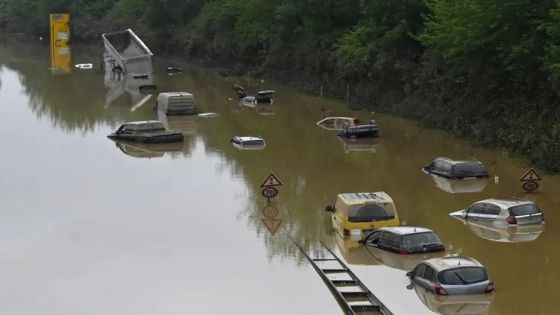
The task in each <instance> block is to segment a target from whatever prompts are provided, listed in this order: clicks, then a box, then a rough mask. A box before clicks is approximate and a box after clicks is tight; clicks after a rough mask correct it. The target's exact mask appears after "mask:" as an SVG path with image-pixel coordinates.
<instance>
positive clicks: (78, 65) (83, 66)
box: [74, 63, 93, 70]
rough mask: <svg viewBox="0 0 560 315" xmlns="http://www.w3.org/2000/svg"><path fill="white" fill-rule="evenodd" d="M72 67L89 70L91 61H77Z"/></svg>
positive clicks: (91, 66)
mask: <svg viewBox="0 0 560 315" xmlns="http://www.w3.org/2000/svg"><path fill="white" fill-rule="evenodd" d="M74 67H76V68H78V69H83V70H90V69H93V64H91V63H78V64H76V65H75V66H74Z"/></svg>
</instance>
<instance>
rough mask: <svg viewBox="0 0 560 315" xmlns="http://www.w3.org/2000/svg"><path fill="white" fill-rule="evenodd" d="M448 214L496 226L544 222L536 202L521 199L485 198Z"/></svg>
mask: <svg viewBox="0 0 560 315" xmlns="http://www.w3.org/2000/svg"><path fill="white" fill-rule="evenodd" d="M450 215H451V216H452V217H455V218H458V219H464V220H466V221H471V220H473V221H478V222H489V223H492V224H493V225H496V226H507V225H525V224H544V215H543V213H542V211H541V209H539V207H538V206H537V204H536V203H534V202H532V201H529V200H522V199H485V200H481V201H478V202H475V203H473V204H472V205H470V206H469V207H468V208H466V209H463V210H459V211H455V212H453V213H450Z"/></svg>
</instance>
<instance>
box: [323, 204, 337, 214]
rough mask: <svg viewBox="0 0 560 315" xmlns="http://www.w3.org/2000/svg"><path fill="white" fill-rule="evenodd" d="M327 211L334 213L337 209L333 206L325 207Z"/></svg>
mask: <svg viewBox="0 0 560 315" xmlns="http://www.w3.org/2000/svg"><path fill="white" fill-rule="evenodd" d="M325 211H327V212H332V213H334V212H335V211H336V209H335V208H334V207H333V206H331V205H328V206H326V207H325Z"/></svg>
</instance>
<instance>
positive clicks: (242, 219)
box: [0, 41, 560, 315]
mask: <svg viewBox="0 0 560 315" xmlns="http://www.w3.org/2000/svg"><path fill="white" fill-rule="evenodd" d="M72 53H73V63H84V62H93V63H94V65H95V66H96V67H97V65H98V61H99V56H100V55H101V50H100V49H99V48H91V47H77V46H75V47H72ZM48 54H49V49H48V47H46V46H44V45H39V44H29V43H26V44H24V43H22V42H19V43H18V42H13V41H2V42H1V43H0V117H2V123H1V124H0V134H1V135H2V139H3V140H2V146H1V147H2V154H1V157H0V279H2V281H0V313H2V314H10V315H22V314H39V313H40V314H57V315H60V314H137V315H141V314H219V313H222V314H225V313H228V314H340V313H341V310H340V308H339V307H338V304H337V303H336V302H335V300H334V299H333V297H332V296H331V294H330V293H329V291H328V289H327V288H326V287H325V285H324V284H323V283H322V282H321V280H320V278H319V277H318V276H317V274H316V273H315V272H314V271H313V269H312V268H311V267H310V266H309V264H308V263H307V262H306V261H305V259H304V258H303V257H302V255H300V254H299V253H298V250H297V249H296V248H295V247H294V246H293V244H292V243H291V242H290V240H289V239H288V235H290V236H291V237H293V238H295V239H297V240H298V241H299V242H300V243H301V244H303V245H304V246H305V247H306V248H308V249H309V251H310V252H311V253H313V254H314V255H321V254H322V253H321V251H320V246H319V241H323V242H325V243H326V244H327V245H328V246H330V247H331V248H333V249H335V250H336V252H337V253H339V254H340V256H341V257H343V258H344V259H345V260H346V261H347V262H348V263H349V265H350V266H351V268H352V269H353V270H354V271H355V273H356V274H357V275H358V276H360V277H361V278H362V280H363V281H364V282H365V283H366V285H367V286H368V287H369V288H370V289H371V290H372V291H373V292H374V293H375V294H376V295H377V296H378V297H379V298H381V299H382V300H383V301H384V302H385V304H387V305H388V307H389V308H390V309H391V310H392V311H393V312H394V313H395V314H432V313H433V312H434V311H436V312H440V313H443V314H556V313H557V309H559V308H560V299H557V298H556V294H557V292H560V282H559V281H558V279H560V246H558V241H559V237H558V235H559V232H560V229H559V224H560V222H559V214H558V211H559V210H560V209H559V207H558V205H559V204H560V194H559V193H558V192H559V189H560V178H559V177H558V176H544V180H543V181H542V182H541V188H540V190H539V191H538V193H535V194H533V195H532V196H531V198H534V199H536V201H537V202H538V204H539V205H540V207H541V208H542V209H543V212H544V213H545V217H546V226H545V228H544V229H540V230H524V229H518V230H512V229H510V230H496V229H488V228H483V227H480V226H474V225H464V224H463V223H461V222H460V221H458V220H456V219H453V218H451V217H450V216H449V215H448V214H449V213H450V212H452V211H455V210H458V209H462V208H464V207H465V206H467V205H469V204H470V203H472V202H474V201H477V200H481V199H484V198H488V197H524V196H525V194H524V193H523V192H522V190H521V185H520V183H519V181H518V179H519V177H520V176H521V175H522V174H523V173H524V171H525V170H526V169H527V167H529V165H525V164H524V163H523V162H522V161H520V160H518V159H514V158H510V157H508V156H507V155H505V154H503V153H502V152H499V151H492V150H484V149H480V148H477V147H473V146H472V145H470V144H469V143H468V142H466V141H464V140H462V139H458V138H455V137H453V136H451V135H449V134H446V133H444V132H441V131H436V130H431V129H426V128H423V127H421V126H420V125H419V124H418V123H415V122H412V121H408V120H403V119H400V118H396V117H392V116H387V115H381V114H375V118H376V120H377V121H378V124H379V125H380V130H381V136H380V137H379V138H378V139H377V141H376V142H368V141H365V142H343V141H341V140H340V139H338V138H337V137H336V136H335V132H333V131H328V130H324V129H321V128H319V127H317V126H316V125H315V122H316V121H318V120H319V119H320V118H321V117H322V116H327V115H330V116H335V115H352V116H358V117H360V118H362V120H367V119H369V118H370V113H368V112H367V111H357V112H353V111H349V110H348V109H346V108H345V106H343V104H341V103H337V102H334V101H329V100H327V99H322V98H319V97H314V96H309V95H304V94H301V93H298V92H296V91H294V90H293V89H291V88H287V87H285V86H280V85H275V84H271V83H269V82H261V80H251V79H248V78H224V77H220V76H219V75H217V74H216V73H214V72H213V71H210V70H206V69H201V68H196V67H186V68H185V72H184V73H183V74H180V75H175V76H168V75H167V74H166V73H165V71H164V70H163V69H164V68H165V67H166V66H168V65H170V64H172V63H171V62H169V61H167V60H165V59H158V60H157V62H156V65H157V72H156V74H155V76H154V77H153V78H148V79H144V80H146V83H149V82H150V81H151V80H153V83H154V84H155V85H156V86H157V90H156V92H157V93H159V92H163V91H188V92H191V93H193V94H194V95H195V97H196V99H197V101H198V103H199V106H200V109H201V111H205V112H217V113H220V114H221V116H220V117H215V118H205V119H203V118H193V117H187V118H185V117H183V118H181V117H165V116H164V117H160V118H161V119H164V120H166V121H165V123H166V124H167V125H168V126H170V127H171V128H172V129H178V130H180V131H182V132H183V133H185V135H186V136H185V142H184V143H183V144H180V145H164V146H146V145H135V144H130V143H114V142H113V141H111V140H109V139H107V138H106V135H107V134H109V133H111V132H112V131H114V130H115V129H116V128H117V127H118V125H120V124H121V123H123V122H126V121H133V120H146V119H157V118H158V114H157V113H156V112H154V111H153V109H152V108H153V105H154V103H155V96H156V95H157V94H142V93H139V92H138V85H142V83H141V82H140V83H139V82H138V81H137V80H131V79H130V80H121V81H116V80H114V79H113V78H111V77H110V76H104V74H103V73H102V72H101V71H100V70H99V69H94V70H80V69H73V70H72V73H70V74H66V75H53V74H51V73H50V72H49V70H48V68H49V55H48ZM232 83H237V84H240V85H243V86H245V88H246V89H247V90H248V91H249V92H255V91H258V90H262V89H274V90H276V91H277V93H276V94H275V99H274V104H273V105H268V106H267V105H264V106H257V107H247V106H240V105H239V104H238V101H237V99H236V96H235V94H234V92H233V91H232V89H231V88H230V85H231V84H232ZM234 135H261V136H262V137H264V138H265V139H266V148H265V149H263V150H251V151H249V150H247V151H241V150H238V149H236V148H234V147H233V146H232V145H231V144H230V142H229V139H230V138H231V137H232V136H234ZM437 156H450V157H455V158H464V157H474V158H477V159H479V160H481V161H483V162H484V163H485V164H486V165H487V166H488V168H489V170H490V172H491V174H492V177H491V178H490V179H489V180H488V181H487V182H482V183H473V184H471V186H468V185H467V186H465V185H461V184H460V183H453V182H449V181H442V180H438V179H433V178H432V177H430V176H428V175H425V174H423V173H422V172H421V171H420V168H421V167H422V166H425V165H427V164H428V163H429V162H430V161H431V160H432V159H433V158H434V157H437ZM270 170H273V171H274V172H275V173H276V174H277V175H278V176H279V177H280V179H281V180H282V181H283V183H284V185H283V186H282V187H280V193H279V196H278V197H277V198H275V201H274V202H275V206H276V208H277V209H278V213H276V211H275V210H274V209H271V208H267V209H265V204H266V203H265V200H264V198H263V197H261V196H260V189H259V185H260V184H261V182H262V180H263V179H264V178H265V176H266V175H267V174H268V172H269V171H270ZM494 175H497V176H499V183H495V182H494ZM379 190H383V191H385V192H387V193H388V194H389V195H391V196H392V197H393V199H394V200H395V203H396V205H397V209H398V211H399V215H400V217H401V222H402V223H405V224H410V225H419V226H426V227H429V228H431V229H433V230H434V231H435V232H436V233H438V235H439V236H440V238H441V239H442V240H443V241H444V243H445V244H446V248H447V251H448V252H449V253H461V254H462V255H467V256H472V257H475V258H476V259H478V260H479V261H480V262H482V263H483V264H484V265H485V266H486V267H487V268H488V271H489V275H490V277H491V279H492V280H494V283H495V285H496V287H497V292H496V294H495V295H494V296H493V297H491V298H488V297H471V298H470V299H467V300H461V299H454V298H447V299H445V298H443V299H435V298H433V297H430V296H429V295H426V294H425V293H423V292H420V291H419V290H415V289H412V290H409V289H407V285H408V281H407V279H406V277H405V273H406V270H408V269H410V268H412V267H413V266H414V264H415V263H417V262H418V261H419V259H421V258H418V257H407V256H400V255H390V254H387V253H384V252H376V251H374V250H371V249H369V250H368V249H364V248H362V247H360V246H358V244H357V243H356V242H353V241H352V240H349V239H348V238H346V239H344V238H341V237H338V236H336V235H337V234H336V233H335V232H334V231H333V230H332V228H331V223H330V217H329V215H328V214H327V213H326V212H325V211H324V207H325V205H327V204H331V203H332V202H333V201H334V199H335V196H336V194H338V193H341V192H357V191H379ZM262 219H265V221H263V220H262ZM266 219H271V220H269V221H266ZM263 222H269V223H270V222H272V227H273V230H274V228H276V225H277V224H280V227H279V228H278V230H277V231H276V233H275V234H274V235H273V234H272V233H270V231H269V230H268V229H267V227H266V226H265V225H264V224H263Z"/></svg>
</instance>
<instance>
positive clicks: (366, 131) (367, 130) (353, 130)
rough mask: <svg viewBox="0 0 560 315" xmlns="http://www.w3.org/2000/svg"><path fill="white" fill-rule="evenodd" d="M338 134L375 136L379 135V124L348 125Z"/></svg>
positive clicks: (359, 136)
mask: <svg viewBox="0 0 560 315" xmlns="http://www.w3.org/2000/svg"><path fill="white" fill-rule="evenodd" d="M338 136H339V137H343V138H373V137H377V136H379V128H378V127H377V124H368V125H358V126H353V127H347V126H346V127H343V128H342V131H341V132H339V133H338Z"/></svg>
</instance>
